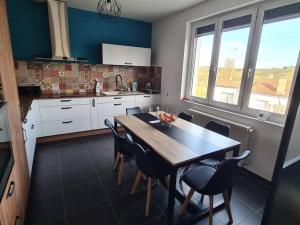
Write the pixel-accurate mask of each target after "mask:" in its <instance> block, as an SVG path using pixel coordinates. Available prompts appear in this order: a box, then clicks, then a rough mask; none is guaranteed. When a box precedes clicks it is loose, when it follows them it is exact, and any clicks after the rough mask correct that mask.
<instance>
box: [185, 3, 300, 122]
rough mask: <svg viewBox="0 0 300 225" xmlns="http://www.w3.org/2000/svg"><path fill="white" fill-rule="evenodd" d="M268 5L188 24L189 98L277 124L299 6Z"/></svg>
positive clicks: (298, 36) (299, 25)
mask: <svg viewBox="0 0 300 225" xmlns="http://www.w3.org/2000/svg"><path fill="white" fill-rule="evenodd" d="M271 4H273V3H266V4H260V5H257V6H256V7H254V8H250V9H246V10H244V11H240V12H235V13H234V14H229V15H222V16H220V17H218V18H213V19H210V21H214V22H213V23H209V22H208V21H206V22H205V21H202V22H201V23H202V25H201V23H200V22H195V23H193V24H192V26H191V28H192V31H193V33H194V35H193V38H192V41H191V42H192V43H191V45H190V56H189V57H190V58H189V59H190V62H191V64H190V65H191V66H190V67H189V70H188V71H189V74H188V76H187V78H188V79H189V80H190V82H187V84H188V86H187V87H186V93H187V94H186V95H187V97H188V98H189V99H191V100H193V101H197V102H200V103H204V104H208V105H210V106H215V107H220V108H223V109H229V110H232V111H235V112H241V113H243V114H248V115H252V116H256V115H257V114H258V113H259V112H261V111H265V112H268V113H270V115H271V116H273V117H274V118H279V121H275V122H282V121H283V119H284V115H285V113H286V110H287V107H288V103H289V96H290V94H291V89H292V87H293V82H294V80H295V77H294V75H295V71H296V66H297V62H298V60H300V59H299V51H300V3H299V2H298V3H294V4H291V5H283V6H280V7H274V6H272V5H271ZM282 4H283V3H282ZM203 24H205V25H203ZM298 63H299V62H298Z"/></svg>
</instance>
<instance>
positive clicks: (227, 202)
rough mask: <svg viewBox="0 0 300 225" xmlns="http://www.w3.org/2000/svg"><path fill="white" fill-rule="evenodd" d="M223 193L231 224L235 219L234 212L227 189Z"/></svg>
mask: <svg viewBox="0 0 300 225" xmlns="http://www.w3.org/2000/svg"><path fill="white" fill-rule="evenodd" d="M222 194H223V199H224V203H225V207H226V211H227V214H228V218H229V224H232V223H233V219H232V214H231V209H230V203H229V198H228V195H227V191H225V192H223V193H222Z"/></svg>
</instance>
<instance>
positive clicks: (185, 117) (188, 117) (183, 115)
mask: <svg viewBox="0 0 300 225" xmlns="http://www.w3.org/2000/svg"><path fill="white" fill-rule="evenodd" d="M178 118H180V119H183V120H186V121H188V122H191V121H192V119H193V115H190V114H187V113H185V112H181V113H179V114H178Z"/></svg>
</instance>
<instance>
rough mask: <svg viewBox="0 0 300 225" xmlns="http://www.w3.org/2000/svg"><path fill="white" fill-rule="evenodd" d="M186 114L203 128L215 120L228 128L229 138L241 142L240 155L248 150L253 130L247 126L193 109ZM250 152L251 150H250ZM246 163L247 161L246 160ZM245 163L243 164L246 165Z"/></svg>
mask: <svg viewBox="0 0 300 225" xmlns="http://www.w3.org/2000/svg"><path fill="white" fill-rule="evenodd" d="M188 113H189V114H191V115H193V123H195V124H198V125H200V126H202V127H204V126H205V125H206V124H207V123H208V122H209V121H211V120H215V121H217V122H220V123H223V124H226V125H229V126H230V133H229V137H230V138H232V139H234V140H237V141H239V142H241V147H240V154H241V153H242V152H244V151H245V150H247V149H249V147H250V143H251V138H252V137H253V134H254V130H253V129H252V128H251V127H250V126H247V125H244V124H240V123H236V122H234V121H230V120H226V119H223V118H221V117H217V116H214V115H211V114H207V113H204V112H201V111H198V110H195V109H189V110H188ZM250 150H251V149H250ZM246 161H247V160H246ZM246 163H247V162H245V163H243V164H246Z"/></svg>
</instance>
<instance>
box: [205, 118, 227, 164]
mask: <svg viewBox="0 0 300 225" xmlns="http://www.w3.org/2000/svg"><path fill="white" fill-rule="evenodd" d="M205 128H206V129H208V130H210V131H213V132H216V133H218V134H220V135H223V136H225V137H228V136H229V132H230V126H229V125H226V124H222V123H219V122H216V121H213V120H212V121H210V122H208V123H207V124H206V126H205ZM225 156H226V153H217V154H215V155H214V156H212V157H211V158H208V159H204V160H202V161H201V162H200V163H202V164H205V165H210V166H217V165H218V164H220V163H221V162H222V161H223V160H224V159H225Z"/></svg>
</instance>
